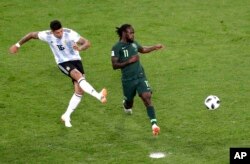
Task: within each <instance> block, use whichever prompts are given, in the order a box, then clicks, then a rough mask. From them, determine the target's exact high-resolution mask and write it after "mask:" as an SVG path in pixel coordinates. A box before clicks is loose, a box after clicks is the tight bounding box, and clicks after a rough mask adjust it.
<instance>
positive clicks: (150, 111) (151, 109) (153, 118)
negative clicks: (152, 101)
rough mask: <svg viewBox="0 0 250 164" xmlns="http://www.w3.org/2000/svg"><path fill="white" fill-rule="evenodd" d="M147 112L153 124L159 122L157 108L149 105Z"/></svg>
mask: <svg viewBox="0 0 250 164" xmlns="http://www.w3.org/2000/svg"><path fill="white" fill-rule="evenodd" d="M147 113H148V117H149V119H150V121H151V124H152V125H154V124H157V120H156V116H155V110H154V107H153V106H148V107H147Z"/></svg>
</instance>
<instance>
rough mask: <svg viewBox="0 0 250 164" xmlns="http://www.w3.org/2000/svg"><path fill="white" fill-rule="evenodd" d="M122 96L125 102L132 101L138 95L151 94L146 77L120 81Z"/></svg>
mask: <svg viewBox="0 0 250 164" xmlns="http://www.w3.org/2000/svg"><path fill="white" fill-rule="evenodd" d="M122 88H123V95H124V99H125V100H126V101H132V100H133V99H134V97H135V95H136V93H138V94H139V95H140V94H142V93H144V92H152V90H151V88H150V85H149V83H148V80H147V78H146V77H142V78H138V79H133V80H128V81H122Z"/></svg>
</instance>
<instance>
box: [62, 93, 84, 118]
mask: <svg viewBox="0 0 250 164" xmlns="http://www.w3.org/2000/svg"><path fill="white" fill-rule="evenodd" d="M81 99H82V95H78V94H76V93H74V94H73V96H72V97H71V99H70V101H69V106H68V108H67V110H66V112H65V115H67V116H69V117H70V115H71V113H72V112H74V110H75V109H76V107H77V106H78V105H79V103H80V102H81Z"/></svg>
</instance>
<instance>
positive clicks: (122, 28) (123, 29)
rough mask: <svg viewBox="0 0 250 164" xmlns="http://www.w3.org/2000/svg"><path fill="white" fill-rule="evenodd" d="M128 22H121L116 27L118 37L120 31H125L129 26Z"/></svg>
mask: <svg viewBox="0 0 250 164" xmlns="http://www.w3.org/2000/svg"><path fill="white" fill-rule="evenodd" d="M131 27H132V25H130V24H123V25H121V27H116V33H117V34H118V35H119V37H120V39H121V38H122V32H125V31H126V30H127V29H128V28H131Z"/></svg>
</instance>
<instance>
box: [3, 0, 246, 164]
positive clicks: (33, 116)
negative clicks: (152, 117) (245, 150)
mask: <svg viewBox="0 0 250 164" xmlns="http://www.w3.org/2000/svg"><path fill="white" fill-rule="evenodd" d="M249 6H250V1H249V0H241V1H235V0H210V1H205V0H204V1H201V0H186V1H185V0H176V1H172V0H159V1H150V0H137V1H122V0H107V1H103V0H95V1H94V0H93V1H91V0H72V1H70V0H52V1H49V0H43V1H42V0H36V1H32V0H23V1H19V0H1V1H0V16H1V19H0V38H1V40H0V43H1V44H0V75H1V78H0V163H3V164H5V163H11V164H13V163H18V164H19V163H29V164H33V163H34V164H38V163H41V164H42V163H46V164H47V163H74V164H75V163H79V164H80V163H87V164H89V163H93V164H98V163H101V164H103V163H104V164H106V163H119V164H120V163H122V164H123V163H131V164H132V163H133V164H134V163H135V164H137V163H143V164H145V163H163V164H194V163H195V164H204V163H206V164H227V163H229V148H230V147H250V137H249V136H250V129H249V125H250V114H249V107H250V101H249V100H250V87H249V84H250V74H249V66H250V65H249V61H250V55H249V52H250V46H249V43H250V28H249V27H250V11H249ZM53 19H59V20H61V21H62V23H63V26H64V27H69V28H72V29H74V30H76V31H77V32H79V33H80V34H81V35H83V36H84V37H86V38H87V39H89V40H90V41H91V43H92V47H91V48H90V49H88V50H87V51H85V52H82V53H81V56H82V58H83V63H84V68H85V71H86V76H87V79H88V81H89V82H90V83H91V84H92V85H93V86H94V87H95V88H96V89H97V90H98V91H99V90H101V89H102V87H106V88H107V89H108V91H109V95H108V103H107V104H106V105H102V104H101V103H98V102H97V101H96V100H95V99H94V98H93V97H91V96H89V95H85V96H84V98H83V101H82V102H81V104H80V106H79V107H78V109H77V110H76V111H75V112H74V113H73V115H72V124H73V127H72V128H70V129H67V128H65V127H64V125H63V124H62V123H61V122H60V116H61V114H62V113H63V112H64V111H65V109H66V107H67V105H68V102H69V99H70V98H71V96H72V94H73V92H72V91H73V88H72V85H71V81H70V79H68V78H67V77H66V76H64V75H63V74H62V73H61V72H60V71H59V69H58V68H57V66H56V64H55V61H54V58H53V55H52V53H51V51H50V49H49V47H48V45H47V44H45V43H43V42H41V41H38V40H34V41H30V42H28V43H27V44H25V45H23V46H22V47H21V49H20V51H19V53H18V54H17V55H10V54H9V53H8V49H9V47H10V46H11V45H12V44H14V43H15V42H17V41H18V40H19V39H20V38H21V37H22V36H24V35H25V34H26V33H28V32H31V31H40V30H45V29H48V28H49V22H50V21H51V20H53ZM123 23H131V24H132V25H133V26H134V27H135V32H136V39H137V41H138V42H139V43H141V44H142V45H152V44H157V43H162V44H164V45H165V46H166V48H165V49H164V50H160V51H156V52H152V53H151V54H148V55H145V56H141V62H142V64H143V66H144V68H145V71H146V74H147V77H148V79H149V82H150V84H151V86H152V88H153V90H154V93H153V97H152V101H153V104H154V106H155V108H156V114H157V118H158V122H159V125H160V127H161V134H160V135H159V136H158V137H157V138H154V137H153V136H152V134H151V126H150V123H149V120H148V118H147V115H146V111H145V107H144V106H143V104H142V102H141V100H140V99H139V98H138V97H136V99H135V106H134V113H133V115H132V116H127V115H125V114H124V113H123V110H122V107H121V102H122V97H123V96H122V90H121V84H120V71H113V69H112V66H111V62H110V54H111V52H110V50H111V47H112V45H113V44H114V43H115V42H116V41H117V40H118V37H117V35H116V33H115V27H116V26H120V25H121V24H123ZM210 94H215V95H217V96H218V97H219V98H220V99H221V106H220V108H219V109H218V110H216V111H209V110H206V109H205V107H204V104H203V101H204V99H205V98H206V96H208V95H210ZM151 152H164V153H166V157H165V158H161V159H151V158H149V154H150V153H151Z"/></svg>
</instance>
